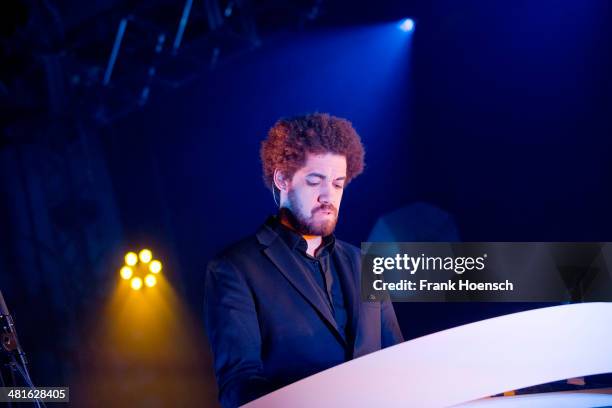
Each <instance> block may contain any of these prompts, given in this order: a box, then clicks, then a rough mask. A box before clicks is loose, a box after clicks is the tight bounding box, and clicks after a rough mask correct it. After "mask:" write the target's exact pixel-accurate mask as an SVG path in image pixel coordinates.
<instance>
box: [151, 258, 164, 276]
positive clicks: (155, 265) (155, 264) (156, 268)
mask: <svg viewBox="0 0 612 408" xmlns="http://www.w3.org/2000/svg"><path fill="white" fill-rule="evenodd" d="M149 270H150V271H151V272H153V273H159V272H161V270H162V264H161V262H159V261H158V260H157V259H154V260H152V261H151V263H150V264H149Z"/></svg>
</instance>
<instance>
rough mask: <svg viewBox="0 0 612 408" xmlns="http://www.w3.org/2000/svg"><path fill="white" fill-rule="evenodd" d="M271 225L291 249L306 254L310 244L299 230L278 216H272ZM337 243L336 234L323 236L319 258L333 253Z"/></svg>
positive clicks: (318, 253) (318, 252)
mask: <svg viewBox="0 0 612 408" xmlns="http://www.w3.org/2000/svg"><path fill="white" fill-rule="evenodd" d="M269 225H270V227H271V228H272V229H273V230H274V232H276V233H277V234H278V235H279V236H280V237H281V239H282V240H283V241H285V243H286V244H287V245H288V246H289V248H291V250H296V249H297V250H299V251H300V252H302V253H304V254H306V250H307V249H308V244H307V243H306V240H305V239H304V238H303V237H302V236H301V235H300V234H299V233H297V232H295V231H294V230H292V229H291V228H288V227H287V226H285V225H283V224H282V223H281V222H280V220H279V218H278V216H272V217H270V219H269ZM335 243H336V237H335V236H334V234H330V235H328V236H326V237H323V241H322V245H321V247H320V248H319V250H318V251H317V258H318V257H321V256H325V255H327V254H331V253H332V251H333V250H334V247H335Z"/></svg>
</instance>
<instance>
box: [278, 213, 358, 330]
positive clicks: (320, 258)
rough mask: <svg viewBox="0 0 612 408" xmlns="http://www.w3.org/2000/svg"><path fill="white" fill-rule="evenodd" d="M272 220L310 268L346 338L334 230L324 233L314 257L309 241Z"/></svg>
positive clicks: (343, 304)
mask: <svg viewBox="0 0 612 408" xmlns="http://www.w3.org/2000/svg"><path fill="white" fill-rule="evenodd" d="M275 224H276V225H275V230H276V232H277V233H278V235H279V236H280V237H281V238H282V239H283V241H285V243H286V244H287V246H289V248H290V249H291V250H292V251H294V252H295V253H296V254H297V255H298V256H297V257H296V258H298V259H299V260H300V261H301V262H303V265H304V266H306V268H307V269H308V270H309V271H310V272H311V274H310V275H311V277H312V278H313V279H314V282H315V283H316V285H315V286H316V289H317V290H319V291H320V293H321V295H322V296H323V298H324V299H326V300H327V306H328V307H329V308H330V310H331V312H332V316H334V319H335V320H336V325H337V326H338V329H339V331H340V334H341V335H342V337H343V338H344V340H347V337H346V324H347V320H348V317H347V311H346V306H345V303H344V294H343V293H342V286H341V284H340V278H339V277H338V272H337V270H336V265H335V263H334V261H333V257H332V253H333V251H334V244H335V241H336V238H335V237H334V235H333V234H332V235H328V236H326V237H323V241H322V243H321V246H320V247H319V248H318V249H317V251H316V252H315V256H314V257H313V256H310V255H309V254H308V253H307V252H306V250H307V249H308V244H307V243H306V240H305V239H304V238H303V237H302V236H301V235H300V234H298V233H297V232H295V231H293V230H291V229H289V228H287V227H286V226H285V225H283V224H281V223H280V221H278V218H277V219H276V223H275Z"/></svg>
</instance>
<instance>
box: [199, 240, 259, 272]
mask: <svg viewBox="0 0 612 408" xmlns="http://www.w3.org/2000/svg"><path fill="white" fill-rule="evenodd" d="M262 247H263V246H262V245H261V244H260V243H259V241H258V240H257V237H256V236H255V235H250V236H248V237H245V238H242V239H241V240H239V241H236V242H234V243H232V244H230V245H228V246H227V247H225V248H224V249H223V250H221V251H220V252H218V253H217V254H216V255H215V256H214V257H213V259H212V260H211V261H210V262H209V266H210V265H216V264H220V263H230V264H234V265H235V264H238V263H241V262H242V261H244V260H247V259H250V258H252V257H253V256H254V255H256V254H259V253H260V252H261V249H262Z"/></svg>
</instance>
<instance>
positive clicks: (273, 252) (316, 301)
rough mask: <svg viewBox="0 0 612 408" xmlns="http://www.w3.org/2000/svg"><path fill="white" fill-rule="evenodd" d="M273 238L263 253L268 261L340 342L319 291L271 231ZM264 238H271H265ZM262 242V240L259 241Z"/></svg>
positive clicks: (327, 307)
mask: <svg viewBox="0 0 612 408" xmlns="http://www.w3.org/2000/svg"><path fill="white" fill-rule="evenodd" d="M270 232H271V233H273V234H274V235H275V237H274V238H273V239H272V240H270V241H268V242H267V244H268V247H267V248H265V249H264V253H265V254H266V255H267V256H268V258H270V260H271V261H272V262H273V263H274V265H276V267H277V268H278V270H279V271H280V272H281V273H282V274H283V275H284V276H285V278H286V279H287V280H288V281H289V282H290V283H291V285H293V287H295V289H296V290H297V291H298V292H299V293H300V294H301V295H302V296H303V297H304V298H305V299H306V301H308V303H310V305H312V307H314V308H315V309H316V310H317V312H319V314H320V315H321V316H322V317H323V319H324V320H325V321H326V322H327V323H328V324H329V326H330V327H332V328H333V330H334V331H335V334H336V336H337V337H338V338H339V339H341V341H344V340H342V336H340V331H339V330H338V326H337V325H336V321H335V319H334V317H333V316H332V313H331V310H330V308H329V306H328V305H327V302H326V301H325V299H324V298H323V297H322V296H321V295H320V291H317V290H316V288H315V287H314V283H313V281H312V280H311V279H308V275H307V274H306V273H305V272H304V269H303V268H302V267H301V266H300V264H299V263H298V261H297V260H296V259H295V258H294V257H293V255H292V253H291V249H290V248H289V247H288V246H287V245H286V244H285V242H284V241H283V240H282V239H280V237H278V235H276V233H274V232H273V231H270ZM266 238H272V237H269V236H266ZM260 241H262V239H260Z"/></svg>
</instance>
